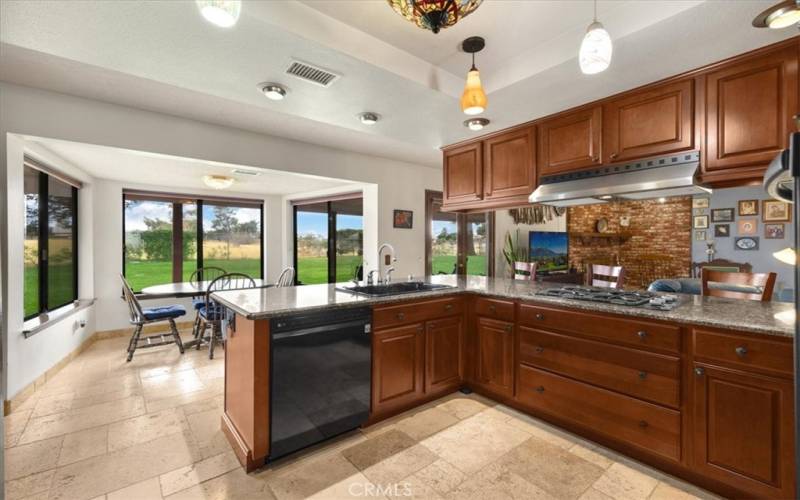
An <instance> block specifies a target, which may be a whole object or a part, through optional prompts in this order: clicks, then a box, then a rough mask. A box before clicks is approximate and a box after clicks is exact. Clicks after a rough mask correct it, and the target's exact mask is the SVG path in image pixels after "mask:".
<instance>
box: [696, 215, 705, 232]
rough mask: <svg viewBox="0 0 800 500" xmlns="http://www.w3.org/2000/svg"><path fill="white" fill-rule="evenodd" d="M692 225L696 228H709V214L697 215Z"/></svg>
mask: <svg viewBox="0 0 800 500" xmlns="http://www.w3.org/2000/svg"><path fill="white" fill-rule="evenodd" d="M692 226H694V228H695V229H708V215H695V216H694V223H693V224H692Z"/></svg>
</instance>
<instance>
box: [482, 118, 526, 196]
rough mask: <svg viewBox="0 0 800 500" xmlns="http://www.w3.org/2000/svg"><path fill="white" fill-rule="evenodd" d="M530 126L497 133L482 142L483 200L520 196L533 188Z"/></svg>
mask: <svg viewBox="0 0 800 500" xmlns="http://www.w3.org/2000/svg"><path fill="white" fill-rule="evenodd" d="M533 131H534V129H533V127H529V128H524V129H522V130H514V131H512V132H509V133H506V134H501V135H498V136H495V137H492V138H490V139H487V140H486V141H484V143H483V153H484V161H483V165H484V180H483V185H484V188H485V199H498V198H508V197H512V196H520V197H522V198H525V197H526V196H527V195H529V194H530V193H531V192H532V191H533V190H534V189H535V188H536V168H535V161H534V156H535V151H536V144H535V141H536V139H535V136H534V133H533Z"/></svg>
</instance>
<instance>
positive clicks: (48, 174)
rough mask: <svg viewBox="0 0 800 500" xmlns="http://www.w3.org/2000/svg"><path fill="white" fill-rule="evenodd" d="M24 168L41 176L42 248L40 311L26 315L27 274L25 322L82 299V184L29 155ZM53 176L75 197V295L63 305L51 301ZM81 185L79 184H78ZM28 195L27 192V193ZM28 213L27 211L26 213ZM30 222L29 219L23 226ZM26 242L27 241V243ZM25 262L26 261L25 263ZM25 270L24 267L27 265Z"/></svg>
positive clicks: (39, 232) (73, 284)
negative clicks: (80, 275)
mask: <svg viewBox="0 0 800 500" xmlns="http://www.w3.org/2000/svg"><path fill="white" fill-rule="evenodd" d="M23 168H30V169H31V170H33V171H35V172H36V173H37V175H38V176H39V191H38V196H39V220H38V235H37V236H38V238H37V240H38V249H37V256H38V259H39V262H38V263H37V267H38V280H37V281H38V285H39V290H38V292H39V293H38V301H39V307H38V310H37V311H36V312H34V313H31V314H25V305H24V304H25V300H24V296H25V290H24V275H23V292H22V293H23V311H22V316H23V321H28V320H30V319H33V318H36V317H37V316H40V315H42V314H46V313H48V312H51V311H55V310H56V309H59V308H62V307H64V306H67V305H69V304H72V303H74V302H75V301H77V300H78V297H79V295H78V269H79V263H78V260H79V256H78V220H79V214H78V212H79V209H78V199H79V195H78V191H79V190H80V183H79V182H78V181H72V180H71V179H69V178H68V177H66V176H62V175H59V174H58V173H57V172H56V171H55V170H53V169H52V168H50V167H49V166H47V165H42V164H40V163H39V162H37V161H35V160H33V159H32V158H28V157H25V158H24V162H23ZM50 179H54V180H56V181H58V182H61V183H62V184H65V185H67V186H69V188H70V190H71V200H72V298H71V299H70V300H68V301H66V302H64V303H63V304H50V300H49V293H48V292H49V286H48V283H49V280H48V277H49V276H48V275H49V262H50V261H49V255H50V248H49V246H50V238H49V227H50ZM76 184H77V185H76ZM23 197H24V192H23ZM26 216H27V214H26ZM26 225H27V221H26V223H25V224H23V227H25V226H26ZM23 243H24V242H23ZM23 265H24V264H23ZM23 273H24V268H23Z"/></svg>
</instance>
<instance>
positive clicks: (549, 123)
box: [538, 106, 603, 176]
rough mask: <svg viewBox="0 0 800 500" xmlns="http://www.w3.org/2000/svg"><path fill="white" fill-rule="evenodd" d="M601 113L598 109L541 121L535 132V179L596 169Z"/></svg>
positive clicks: (600, 159)
mask: <svg viewBox="0 0 800 500" xmlns="http://www.w3.org/2000/svg"><path fill="white" fill-rule="evenodd" d="M602 117H603V112H602V108H601V107H600V106H595V107H591V108H584V109H580V110H578V111H574V112H571V113H567V114H564V115H560V116H557V117H555V118H551V119H549V120H544V121H543V122H541V123H540V124H539V125H538V128H539V163H538V166H539V175H540V176H542V175H549V174H557V173H561V172H569V171H572V170H580V169H583V168H587V167H592V166H595V165H600V164H601V163H602V161H603V158H602V156H601V154H600V145H601V138H602Z"/></svg>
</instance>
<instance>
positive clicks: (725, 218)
mask: <svg viewBox="0 0 800 500" xmlns="http://www.w3.org/2000/svg"><path fill="white" fill-rule="evenodd" d="M711 222H733V209H732V208H714V209H711Z"/></svg>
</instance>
